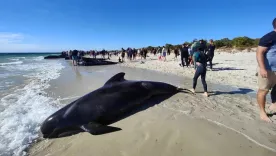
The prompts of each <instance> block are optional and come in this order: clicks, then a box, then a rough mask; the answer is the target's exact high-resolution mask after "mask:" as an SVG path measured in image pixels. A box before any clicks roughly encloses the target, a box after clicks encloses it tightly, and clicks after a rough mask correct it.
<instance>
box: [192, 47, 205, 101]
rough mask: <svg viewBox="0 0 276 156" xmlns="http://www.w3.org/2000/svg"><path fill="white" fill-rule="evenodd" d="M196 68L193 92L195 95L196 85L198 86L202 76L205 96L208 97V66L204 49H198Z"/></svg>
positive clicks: (195, 54) (195, 56) (196, 52)
mask: <svg viewBox="0 0 276 156" xmlns="http://www.w3.org/2000/svg"><path fill="white" fill-rule="evenodd" d="M193 58H194V60H193V61H194V68H195V75H194V78H193V89H192V90H191V91H192V92H193V93H195V89H196V85H197V79H198V77H199V76H201V82H202V85H203V89H204V94H203V95H204V96H206V97H208V93H207V83H206V80H205V78H206V72H207V69H206V66H207V57H206V54H205V53H204V52H203V49H201V48H198V49H197V50H196V51H195V52H194V54H193Z"/></svg>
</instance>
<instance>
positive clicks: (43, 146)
mask: <svg viewBox="0 0 276 156" xmlns="http://www.w3.org/2000/svg"><path fill="white" fill-rule="evenodd" d="M120 71H124V72H126V79H132V80H152V81H164V82H167V83H171V84H174V85H176V86H178V85H180V86H182V87H186V88H187V87H188V86H189V85H191V79H189V78H183V77H179V76H174V75H170V74H162V73H157V72H151V71H148V70H143V69H136V68H125V67H120V66H105V67H93V68H91V67H77V68H71V67H69V66H67V68H65V69H64V70H63V72H62V75H61V77H60V78H59V79H58V80H54V81H53V82H52V88H51V90H49V91H48V93H49V94H52V95H51V96H53V97H56V98H59V99H61V102H62V103H64V104H67V103H68V102H70V101H73V100H74V99H75V98H77V97H79V96H82V95H84V94H85V93H88V92H90V91H92V90H94V89H96V88H98V87H101V86H102V85H103V84H104V82H105V81H106V80H107V79H109V78H110V77H111V76H112V75H114V74H115V73H118V72H120ZM198 86H199V90H202V89H201V84H200V83H199V85H198ZM188 88H189V87H188ZM209 88H210V90H217V89H218V88H217V85H214V84H209ZM272 119H273V120H274V121H276V120H275V119H276V117H275V116H274V117H273V118H272ZM113 125H114V126H117V127H120V128H122V131H119V132H115V133H110V134H107V135H101V136H91V135H90V134H87V133H82V134H78V135H75V136H72V137H67V138H62V139H53V140H47V139H46V140H43V141H42V142H39V143H37V144H35V145H34V146H33V148H31V149H30V151H29V153H30V155H123V156H124V155H145V156H146V155H149V156H152V155H214V156H216V155H217V156H220V155H231V156H232V155H242V156H244V155H256V156H257V155H258V156H262V155H263V156H269V155H275V153H274V152H273V151H275V149H276V125H275V124H266V123H263V122H260V121H259V120H258V107H257V104H256V101H255V99H252V98H251V97H249V96H248V95H246V94H244V93H243V92H239V91H235V90H233V91H232V92H229V91H227V88H226V90H223V89H221V90H217V91H216V92H214V93H213V96H211V97H209V98H204V97H203V96H201V95H200V94H197V95H188V94H180V93H179V94H177V95H174V96H172V97H170V98H169V99H167V100H165V101H163V102H161V103H160V104H158V105H155V106H154V107H150V108H148V109H146V110H144V111H141V112H138V113H136V114H134V115H132V116H130V117H128V118H125V119H123V120H121V121H118V122H117V123H115V124H113ZM181 149H182V150H181Z"/></svg>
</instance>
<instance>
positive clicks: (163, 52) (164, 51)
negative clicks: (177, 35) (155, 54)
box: [162, 46, 167, 61]
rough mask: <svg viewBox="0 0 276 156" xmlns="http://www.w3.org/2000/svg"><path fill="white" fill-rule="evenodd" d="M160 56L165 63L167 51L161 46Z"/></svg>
mask: <svg viewBox="0 0 276 156" xmlns="http://www.w3.org/2000/svg"><path fill="white" fill-rule="evenodd" d="M162 56H163V58H164V61H166V60H167V59H166V56H167V49H166V48H165V46H163V49H162Z"/></svg>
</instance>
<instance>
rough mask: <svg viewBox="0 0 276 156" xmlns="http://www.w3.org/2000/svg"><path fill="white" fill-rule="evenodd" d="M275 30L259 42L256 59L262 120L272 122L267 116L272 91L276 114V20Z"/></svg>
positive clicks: (258, 96) (275, 20) (258, 98)
mask: <svg viewBox="0 0 276 156" xmlns="http://www.w3.org/2000/svg"><path fill="white" fill-rule="evenodd" d="M272 25H273V28H274V30H273V31H271V32H270V33H268V34H266V35H264V36H263V37H262V38H261V39H260V42H259V46H258V49H257V53H256V57H257V61H258V65H259V66H258V87H259V90H258V93H257V101H258V104H259V106H260V118H261V120H263V121H266V122H272V121H271V119H269V117H268V116H267V114H266V111H265V103H266V95H267V94H268V92H269V91H270V90H271V100H272V105H271V106H270V107H269V109H270V110H271V111H274V112H276V18H275V19H274V20H273V22H272Z"/></svg>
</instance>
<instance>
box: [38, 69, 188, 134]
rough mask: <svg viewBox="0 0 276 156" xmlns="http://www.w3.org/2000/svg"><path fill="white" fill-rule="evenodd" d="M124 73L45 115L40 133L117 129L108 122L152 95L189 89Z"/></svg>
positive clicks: (91, 131)
mask: <svg viewBox="0 0 276 156" xmlns="http://www.w3.org/2000/svg"><path fill="white" fill-rule="evenodd" d="M124 75H125V73H118V74H116V75H115V76H113V77H112V78H110V79H109V80H108V81H107V82H106V83H105V84H104V86H102V87H101V88H99V89H97V90H95V91H93V92H90V93H88V94H86V95H84V96H83V97H81V98H79V99H77V100H75V101H73V102H72V103H70V104H68V105H66V106H65V107H63V108H61V109H60V110H58V111H57V112H55V113H54V114H52V115H51V116H49V117H48V118H47V119H46V120H45V121H44V122H43V123H42V125H41V127H40V130H41V132H42V134H43V137H44V138H58V137H64V136H68V135H72V134H76V133H79V132H89V133H91V134H93V135H98V134H104V133H110V132H114V131H118V130H121V129H120V128H116V127H111V126H108V125H109V124H111V123H114V122H116V120H117V119H119V118H120V116H121V115H123V114H124V113H125V112H128V111H131V110H132V109H133V108H135V107H137V106H139V105H140V106H141V105H142V104H143V103H144V102H145V101H146V100H148V99H150V98H152V97H153V96H156V95H162V96H165V95H166V94H171V95H173V94H176V93H178V92H186V93H190V91H189V90H186V89H181V88H177V87H175V86H173V85H170V84H167V83H163V82H152V81H129V80H125V79H124ZM114 120H115V121H114ZM117 121H118V120H117Z"/></svg>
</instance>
